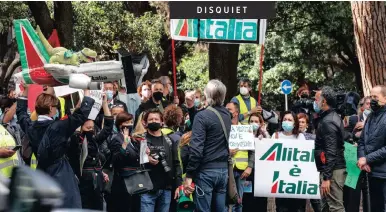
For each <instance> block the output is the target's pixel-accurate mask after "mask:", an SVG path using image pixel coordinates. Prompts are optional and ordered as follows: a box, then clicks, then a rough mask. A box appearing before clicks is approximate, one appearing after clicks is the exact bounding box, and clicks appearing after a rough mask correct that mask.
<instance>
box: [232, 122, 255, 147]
mask: <svg viewBox="0 0 386 212" xmlns="http://www.w3.org/2000/svg"><path fill="white" fill-rule="evenodd" d="M229 149H239V150H254V149H255V136H254V135H253V127H252V125H232V126H231V132H230V136H229Z"/></svg>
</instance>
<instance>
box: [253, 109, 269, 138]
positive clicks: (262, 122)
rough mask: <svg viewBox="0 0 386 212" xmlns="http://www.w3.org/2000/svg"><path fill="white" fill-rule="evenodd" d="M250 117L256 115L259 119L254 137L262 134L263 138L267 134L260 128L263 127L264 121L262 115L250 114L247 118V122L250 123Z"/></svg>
mask: <svg viewBox="0 0 386 212" xmlns="http://www.w3.org/2000/svg"><path fill="white" fill-rule="evenodd" d="M252 117H257V118H258V119H259V122H260V127H259V130H257V132H256V134H255V137H256V138H257V137H259V136H260V135H262V136H263V138H266V137H267V136H266V135H265V133H264V132H263V130H262V129H261V128H262V127H263V124H265V123H264V119H263V117H262V116H261V115H260V114H259V113H252V114H251V115H250V116H249V119H248V124H250V123H251V118H252Z"/></svg>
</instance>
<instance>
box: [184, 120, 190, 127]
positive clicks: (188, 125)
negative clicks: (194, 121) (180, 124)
mask: <svg viewBox="0 0 386 212" xmlns="http://www.w3.org/2000/svg"><path fill="white" fill-rule="evenodd" d="M185 125H186V126H187V127H190V119H188V120H186V121H185Z"/></svg>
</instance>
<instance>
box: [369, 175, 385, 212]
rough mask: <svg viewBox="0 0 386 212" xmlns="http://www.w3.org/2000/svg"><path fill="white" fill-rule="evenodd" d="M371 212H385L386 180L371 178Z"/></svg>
mask: <svg viewBox="0 0 386 212" xmlns="http://www.w3.org/2000/svg"><path fill="white" fill-rule="evenodd" d="M369 185H370V197H371V212H385V211H386V210H385V209H386V207H385V204H386V179H380V178H375V177H369Z"/></svg>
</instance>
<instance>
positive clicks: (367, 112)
mask: <svg viewBox="0 0 386 212" xmlns="http://www.w3.org/2000/svg"><path fill="white" fill-rule="evenodd" d="M370 113H371V110H369V109H366V110H365V111H363V114H364V115H365V116H369V115H370Z"/></svg>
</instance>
